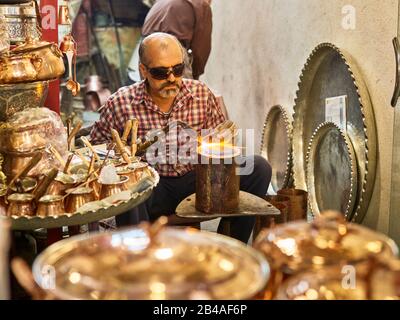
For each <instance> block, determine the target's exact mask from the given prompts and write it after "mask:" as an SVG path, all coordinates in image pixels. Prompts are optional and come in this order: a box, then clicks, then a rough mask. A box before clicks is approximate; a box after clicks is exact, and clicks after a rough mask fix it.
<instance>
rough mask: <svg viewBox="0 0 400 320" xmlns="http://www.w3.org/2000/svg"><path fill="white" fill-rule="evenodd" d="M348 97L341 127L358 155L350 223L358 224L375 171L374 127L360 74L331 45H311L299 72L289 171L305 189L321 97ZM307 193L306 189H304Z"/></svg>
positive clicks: (322, 119)
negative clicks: (310, 150)
mask: <svg viewBox="0 0 400 320" xmlns="http://www.w3.org/2000/svg"><path fill="white" fill-rule="evenodd" d="M342 95H347V101H348V103H347V123H346V131H347V134H348V136H349V137H350V139H351V141H352V143H353V146H354V151H355V154H356V157H357V169H358V177H359V180H358V187H357V190H358V191H357V199H356V203H355V209H354V211H353V212H349V218H350V219H351V220H352V221H357V222H361V221H362V220H363V218H364V215H365V213H366V212H367V209H368V205H369V201H370V199H371V195H372V191H373V187H374V182H375V171H376V156H377V155H376V143H377V140H376V127H375V119H374V113H373V108H372V104H371V101H370V97H369V94H368V90H367V87H366V85H365V83H364V81H363V77H362V76H361V74H360V72H359V71H358V67H357V65H356V64H355V63H354V61H353V59H352V58H351V57H350V56H349V55H348V54H347V53H345V52H343V51H341V50H339V49H338V48H337V47H335V46H334V45H332V44H329V43H323V44H320V45H319V46H317V47H316V48H315V50H314V51H313V52H312V53H311V55H310V57H309V58H308V60H307V63H306V64H305V66H304V69H303V71H302V74H301V76H300V82H299V90H298V91H297V98H296V103H295V106H294V115H293V174H294V183H295V186H296V188H299V189H304V190H307V184H306V154H307V148H308V144H309V142H310V138H311V136H312V134H313V132H314V131H315V129H316V128H317V127H318V126H319V125H320V124H321V123H322V122H325V108H324V105H325V99H326V98H328V97H335V96H342ZM307 191H308V190H307Z"/></svg>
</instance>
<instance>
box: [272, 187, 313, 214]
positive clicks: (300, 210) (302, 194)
mask: <svg viewBox="0 0 400 320" xmlns="http://www.w3.org/2000/svg"><path fill="white" fill-rule="evenodd" d="M277 193H278V195H280V196H285V197H288V198H289V199H290V206H289V214H288V218H287V221H294V220H306V219H307V192H306V191H304V190H300V189H293V188H290V189H281V190H278V192H277Z"/></svg>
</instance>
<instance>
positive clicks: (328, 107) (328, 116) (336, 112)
mask: <svg viewBox="0 0 400 320" xmlns="http://www.w3.org/2000/svg"><path fill="white" fill-rule="evenodd" d="M346 109H347V96H339V97H332V98H326V99H325V121H330V122H333V123H335V124H337V125H338V126H339V128H340V129H342V130H343V131H344V132H346Z"/></svg>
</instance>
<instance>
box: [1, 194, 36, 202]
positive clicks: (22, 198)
mask: <svg viewBox="0 0 400 320" xmlns="http://www.w3.org/2000/svg"><path fill="white" fill-rule="evenodd" d="M7 200H8V201H14V202H27V201H32V200H33V195H31V194H30V193H13V194H12V195H10V196H8V197H7Z"/></svg>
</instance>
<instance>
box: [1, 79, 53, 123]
mask: <svg viewBox="0 0 400 320" xmlns="http://www.w3.org/2000/svg"><path fill="white" fill-rule="evenodd" d="M48 88H49V83H48V81H38V82H32V83H18V84H1V85H0V121H6V120H7V119H8V118H9V117H11V116H12V115H13V114H15V113H16V112H19V111H23V110H25V109H28V108H41V107H43V106H44V102H45V100H46V98H47V93H48Z"/></svg>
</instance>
